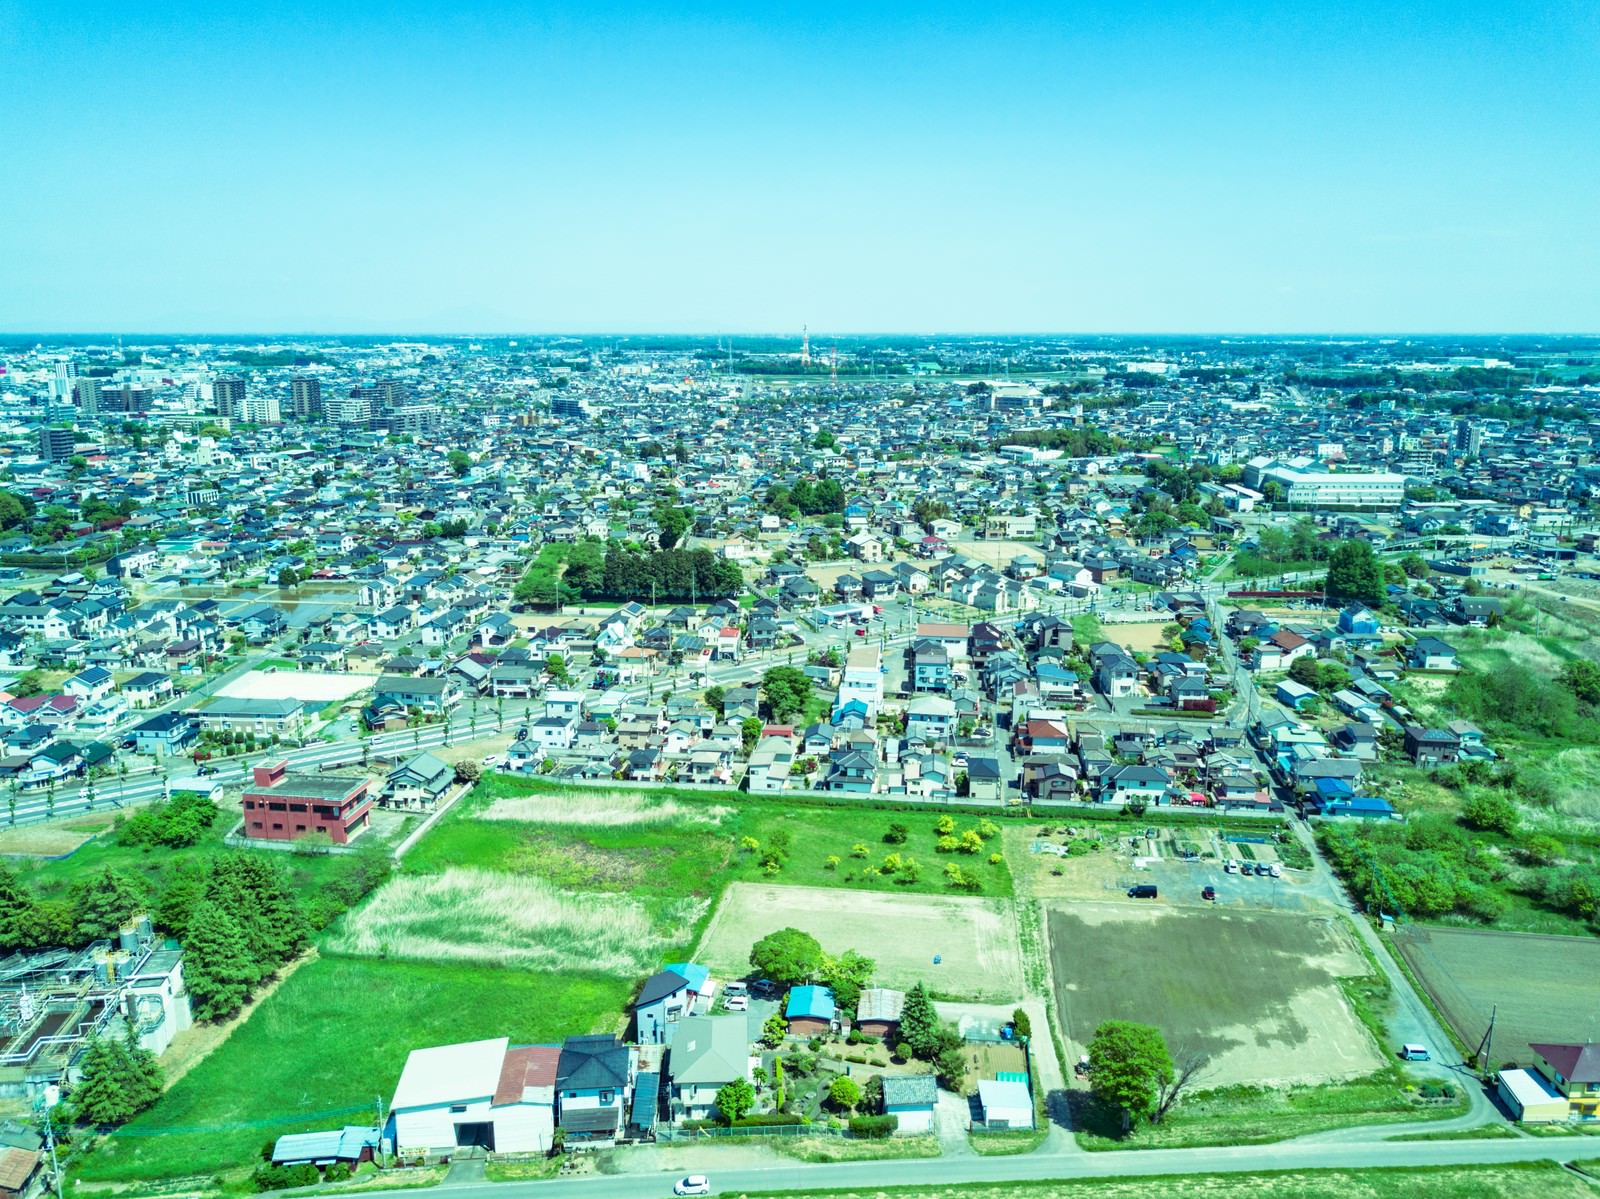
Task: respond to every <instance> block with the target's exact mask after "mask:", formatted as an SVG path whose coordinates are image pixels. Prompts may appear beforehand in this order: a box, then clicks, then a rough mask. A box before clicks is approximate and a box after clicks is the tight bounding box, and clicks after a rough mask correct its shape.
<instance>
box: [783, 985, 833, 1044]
mask: <svg viewBox="0 0 1600 1199" xmlns="http://www.w3.org/2000/svg"><path fill="white" fill-rule="evenodd" d="M836 1011H837V1009H836V1008H835V1007H834V1003H833V991H832V990H830V989H829V988H827V987H816V986H809V985H808V986H804V987H795V988H794V989H793V990H792V991H790V992H789V1002H788V1005H787V1006H786V1007H785V1008H784V1009H783V1015H784V1019H786V1020H788V1021H789V1032H790V1035H792V1036H797V1037H806V1036H813V1035H815V1034H817V1033H825V1032H828V1031H830V1030H831V1029H832V1027H833V1018H834V1014H835V1012H836Z"/></svg>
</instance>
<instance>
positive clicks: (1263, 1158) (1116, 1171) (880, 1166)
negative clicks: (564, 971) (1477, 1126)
mask: <svg viewBox="0 0 1600 1199" xmlns="http://www.w3.org/2000/svg"><path fill="white" fill-rule="evenodd" d="M1363 1131H1364V1132H1365V1133H1367V1134H1368V1136H1369V1137H1370V1136H1372V1135H1374V1134H1375V1133H1377V1132H1378V1131H1380V1130H1376V1129H1366V1130H1363ZM1391 1131H1392V1130H1391ZM1582 1153H1583V1146H1582V1145H1581V1144H1574V1143H1573V1142H1572V1141H1570V1140H1562V1139H1555V1140H1549V1139H1543V1138H1540V1139H1521V1138H1519V1139H1517V1140H1487V1141H1409V1142H1407V1141H1402V1142H1391V1141H1381V1140H1374V1139H1368V1140H1359V1141H1345V1142H1334V1143H1329V1142H1318V1141H1285V1142H1281V1143H1279V1144H1275V1145H1251V1146H1237V1147H1221V1148H1209V1149H1132V1150H1124V1151H1111V1152H1101V1153H1086V1152H1083V1151H1081V1150H1077V1151H1069V1152H1065V1153H1060V1154H1052V1155H1045V1154H1041V1153H1033V1154H1022V1155H1018V1156H1015V1157H964V1158H958V1159H952V1158H929V1159H918V1160H902V1161H884V1162H839V1163H832V1164H805V1163H785V1164H783V1165H775V1166H772V1167H768V1168H761V1169H742V1170H728V1171H713V1170H711V1169H709V1168H700V1167H695V1169H694V1171H693V1172H695V1173H705V1174H706V1175H707V1176H708V1177H709V1178H710V1180H711V1184H712V1193H713V1194H717V1195H738V1194H742V1193H745V1192H756V1191H801V1192H804V1191H811V1190H821V1189H825V1188H859V1189H863V1190H869V1191H870V1190H874V1189H877V1188H879V1187H887V1186H919V1185H920V1186H940V1187H949V1186H952V1185H960V1184H963V1183H971V1184H977V1183H997V1182H1014V1181H1018V1180H1031V1181H1038V1180H1041V1179H1052V1180H1053V1179H1082V1178H1116V1177H1128V1176H1136V1175H1163V1174H1210V1173H1218V1174H1222V1173H1258V1172H1261V1171H1266V1170H1316V1169H1335V1168H1341V1167H1343V1168H1349V1167H1373V1166H1392V1167H1402V1166H1409V1167H1416V1166H1463V1165H1466V1166H1470V1165H1496V1164H1500V1163H1505V1162H1527V1161H1554V1162H1560V1161H1566V1160H1569V1159H1571V1158H1572V1157H1573V1156H1575V1155H1577V1156H1581V1155H1582ZM687 1172H688V1171H684V1172H682V1173H687ZM682 1173H680V1172H678V1171H663V1172H660V1173H656V1174H642V1175H627V1174H621V1175H616V1174H612V1175H590V1176H586V1177H583V1178H571V1179H561V1178H557V1179H549V1180H546V1181H541V1182H507V1183H486V1184H475V1185H466V1186H458V1185H455V1184H453V1183H451V1182H448V1181H447V1182H445V1183H444V1184H442V1185H440V1186H438V1187H434V1188H432V1189H431V1190H430V1191H429V1194H430V1195H439V1196H445V1195H451V1194H462V1195H465V1194H481V1193H482V1191H483V1187H484V1186H493V1187H494V1188H495V1194H497V1195H501V1194H503V1195H507V1196H519V1195H527V1196H541V1197H543V1196H550V1197H552V1199H565V1197H567V1196H573V1197H588V1196H606V1197H607V1199H612V1197H615V1199H647V1197H650V1199H653V1197H655V1196H663V1195H670V1194H671V1193H672V1184H673V1183H674V1182H675V1181H676V1180H677V1179H678V1178H680V1177H682ZM368 1193H369V1194H397V1195H398V1194H403V1193H404V1192H401V1191H390V1192H381V1191H380V1192H368Z"/></svg>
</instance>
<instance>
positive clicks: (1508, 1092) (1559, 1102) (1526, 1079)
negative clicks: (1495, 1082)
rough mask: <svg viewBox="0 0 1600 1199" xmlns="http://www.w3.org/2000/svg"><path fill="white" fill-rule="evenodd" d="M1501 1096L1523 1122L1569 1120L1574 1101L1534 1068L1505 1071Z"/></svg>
mask: <svg viewBox="0 0 1600 1199" xmlns="http://www.w3.org/2000/svg"><path fill="white" fill-rule="evenodd" d="M1499 1091H1500V1098H1501V1099H1502V1100H1503V1101H1504V1102H1505V1105H1506V1107H1507V1108H1508V1109H1509V1110H1510V1112H1511V1115H1512V1118H1513V1119H1515V1120H1516V1121H1518V1122H1519V1123H1521V1124H1553V1123H1558V1122H1560V1121H1563V1120H1566V1119H1567V1116H1568V1114H1569V1113H1570V1111H1571V1110H1572V1109H1571V1104H1570V1103H1568V1101H1567V1097H1566V1096H1565V1095H1562V1094H1559V1093H1558V1092H1557V1091H1556V1090H1554V1089H1553V1088H1552V1087H1551V1086H1550V1084H1549V1083H1548V1082H1546V1081H1545V1080H1544V1078H1543V1077H1542V1076H1541V1075H1539V1074H1537V1073H1535V1072H1534V1071H1532V1070H1516V1069H1513V1070H1502V1071H1500V1084H1499Z"/></svg>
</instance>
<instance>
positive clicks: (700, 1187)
mask: <svg viewBox="0 0 1600 1199" xmlns="http://www.w3.org/2000/svg"><path fill="white" fill-rule="evenodd" d="M672 1193H673V1194H674V1195H709V1194H711V1180H710V1179H709V1178H707V1177H706V1176H705V1175H704V1174H691V1175H689V1176H688V1177H687V1178H680V1179H678V1181H677V1182H675V1183H673V1184H672Z"/></svg>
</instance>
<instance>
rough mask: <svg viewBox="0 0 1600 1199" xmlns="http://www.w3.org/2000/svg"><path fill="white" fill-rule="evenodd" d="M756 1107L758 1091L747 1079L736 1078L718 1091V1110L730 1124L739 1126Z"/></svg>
mask: <svg viewBox="0 0 1600 1199" xmlns="http://www.w3.org/2000/svg"><path fill="white" fill-rule="evenodd" d="M755 1105H756V1089H755V1088H754V1087H753V1086H751V1085H750V1081H749V1080H748V1079H745V1078H736V1079H734V1080H733V1081H732V1082H730V1083H726V1084H724V1085H723V1086H722V1087H721V1088H719V1089H718V1091H717V1110H718V1111H719V1112H721V1113H722V1118H723V1119H724V1120H726V1121H727V1122H728V1123H729V1124H737V1123H738V1122H739V1121H740V1120H743V1119H744V1118H745V1117H746V1116H748V1115H749V1114H750V1109H751V1108H753V1107H754V1106H755Z"/></svg>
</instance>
